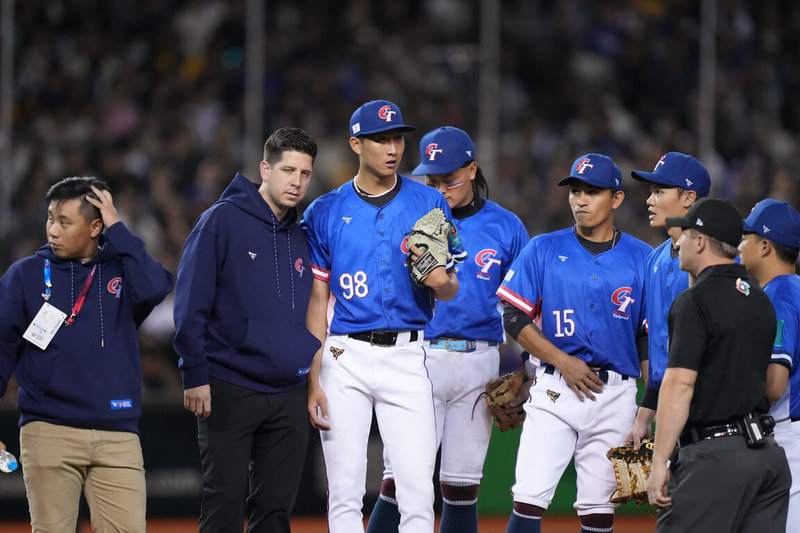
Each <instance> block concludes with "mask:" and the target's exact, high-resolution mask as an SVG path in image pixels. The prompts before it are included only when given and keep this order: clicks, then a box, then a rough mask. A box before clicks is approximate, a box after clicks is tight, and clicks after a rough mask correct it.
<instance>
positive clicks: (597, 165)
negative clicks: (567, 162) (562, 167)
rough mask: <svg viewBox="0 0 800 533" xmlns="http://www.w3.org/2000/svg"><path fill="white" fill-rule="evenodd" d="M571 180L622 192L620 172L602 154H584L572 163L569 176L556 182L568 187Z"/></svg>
mask: <svg viewBox="0 0 800 533" xmlns="http://www.w3.org/2000/svg"><path fill="white" fill-rule="evenodd" d="M572 180H579V181H582V182H584V183H588V184H589V185H592V186H594V187H602V188H603V189H614V190H615V191H621V190H622V172H620V170H619V167H618V166H617V165H616V163H614V162H613V161H612V160H611V158H610V157H608V156H607V155H603V154H586V155H582V156H580V157H579V158H578V159H576V160H575V162H574V163H572V167H571V169H570V173H569V176H567V177H566V178H564V179H562V180H561V181H559V182H558V184H559V185H569V184H570V183H571V182H572Z"/></svg>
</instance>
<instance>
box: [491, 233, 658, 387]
mask: <svg viewBox="0 0 800 533" xmlns="http://www.w3.org/2000/svg"><path fill="white" fill-rule="evenodd" d="M651 250H652V248H651V247H650V246H649V245H648V244H646V243H644V242H642V241H640V240H638V239H635V238H634V237H631V236H630V235H628V234H626V233H620V238H619V242H618V243H617V245H616V246H614V247H613V248H611V249H610V250H608V251H607V252H603V253H600V254H598V255H592V254H590V253H589V252H588V251H587V250H586V249H585V248H584V247H583V246H582V245H581V243H580V241H579V240H578V237H577V236H576V235H575V233H574V231H573V229H572V228H568V229H563V230H560V231H555V232H553V233H546V234H543V235H538V236H537V237H534V238H533V239H531V241H530V242H529V243H528V244H527V246H525V248H524V249H523V250H522V253H520V255H519V257H517V259H516V260H515V261H514V263H513V264H512V265H511V269H510V270H509V272H508V274H506V276H505V279H504V280H503V283H502V284H501V285H500V288H499V289H498V291H497V294H498V295H499V296H500V298H502V299H503V300H504V301H506V302H508V303H510V304H511V305H513V306H514V307H517V308H518V309H520V310H522V311H524V312H525V313H526V314H527V315H528V316H529V317H530V318H531V319H534V320H535V319H537V318H540V319H541V329H542V332H543V333H544V334H545V335H546V336H547V338H548V339H549V340H550V342H552V343H553V344H554V345H555V346H556V347H558V348H559V349H560V350H562V351H564V352H565V353H567V354H569V355H572V356H575V357H578V358H580V359H582V360H583V361H585V362H586V363H587V364H588V365H590V366H598V367H604V368H608V369H611V370H614V371H616V372H619V373H620V374H624V375H626V376H639V375H640V373H641V372H640V367H639V357H638V353H637V351H636V334H637V332H638V330H639V328H640V327H641V325H642V323H643V322H644V317H645V313H644V310H645V305H644V298H643V296H644V294H643V293H644V278H645V262H646V260H647V255H648V254H649V253H650V251H651Z"/></svg>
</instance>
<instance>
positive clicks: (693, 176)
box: [631, 152, 711, 197]
mask: <svg viewBox="0 0 800 533" xmlns="http://www.w3.org/2000/svg"><path fill="white" fill-rule="evenodd" d="M631 176H633V178H634V179H637V180H639V181H646V182H649V183H658V184H659V185H666V186H667V187H682V188H684V189H687V190H690V191H694V192H696V193H697V195H698V196H700V197H706V196H708V192H709V191H710V190H711V177H710V176H709V175H708V170H706V167H705V166H704V165H703V163H701V162H700V161H698V160H697V159H695V158H694V157H692V156H690V155H686V154H682V153H680V152H668V153H666V154H664V155H662V156H661V159H659V160H658V163H656V168H654V169H653V171H652V172H644V171H642V170H633V171H631Z"/></svg>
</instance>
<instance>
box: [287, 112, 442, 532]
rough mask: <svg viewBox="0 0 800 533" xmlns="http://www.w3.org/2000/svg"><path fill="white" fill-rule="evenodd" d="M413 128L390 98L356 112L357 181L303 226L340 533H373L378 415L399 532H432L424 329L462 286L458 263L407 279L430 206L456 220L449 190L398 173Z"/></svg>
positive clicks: (320, 203) (312, 407)
mask: <svg viewBox="0 0 800 533" xmlns="http://www.w3.org/2000/svg"><path fill="white" fill-rule="evenodd" d="M413 129H414V128H413V127H412V126H408V125H406V124H403V117H402V115H401V114H400V109H398V107H397V106H396V105H394V104H393V103H391V102H387V101H386V100H374V101H371V102H367V103H366V104H364V105H362V106H361V107H360V108H358V109H357V110H356V111H355V113H353V116H352V118H351V120H350V147H351V148H352V150H353V151H354V152H355V153H356V154H357V155H358V156H359V167H358V174H357V175H356V176H355V178H354V179H353V180H352V181H349V182H347V183H345V184H344V185H342V186H341V187H339V188H338V189H336V190H334V191H332V192H330V193H328V194H326V195H324V196H322V197H320V198H318V199H317V200H315V201H314V202H313V203H312V204H311V205H310V206H309V207H308V209H307V210H306V212H305V214H304V218H303V222H302V226H303V228H304V229H305V230H306V233H307V235H308V241H309V245H310V247H311V265H312V269H313V272H314V278H315V279H314V284H313V286H312V290H311V301H310V303H309V315H308V326H309V330H310V331H312V332H313V333H314V334H315V335H317V336H318V338H320V339H321V340H324V341H325V342H324V347H323V349H322V350H321V351H320V352H318V353H317V355H316V356H315V357H314V362H313V364H312V366H311V371H310V373H309V380H308V386H309V391H308V411H309V416H310V417H311V422H312V424H313V425H314V426H315V427H317V428H319V429H321V430H322V431H321V432H320V435H321V439H322V451H323V453H324V456H325V469H326V472H327V476H328V528H329V531H330V532H331V533H353V532H355V531H364V525H363V515H362V512H361V507H362V505H363V502H362V500H363V496H364V492H365V481H366V469H367V461H366V456H367V441H368V438H369V431H370V425H371V422H372V412H373V409H374V410H375V414H376V416H377V419H378V425H379V428H380V433H381V438H382V439H383V444H384V447H385V451H386V454H387V456H388V457H389V458H390V459H391V462H392V465H394V467H395V471H396V472H397V476H396V479H395V482H396V487H397V493H396V495H397V502H398V507H399V510H400V515H401V521H400V528H399V530H400V532H402V533H432V532H433V526H434V514H433V496H434V492H433V479H432V478H433V470H434V463H435V461H436V424H435V422H434V413H433V395H432V386H431V382H430V380H429V379H428V371H427V368H426V366H425V350H424V348H423V330H424V329H425V325H426V324H427V323H428V321H429V320H430V319H431V317H432V315H433V302H434V298H435V299H438V300H450V299H452V298H454V297H455V296H456V293H457V291H458V278H456V275H455V272H453V271H452V266H451V267H450V271H448V268H447V267H437V268H436V269H434V270H433V271H432V272H431V273H430V274H428V276H427V277H425V279H424V283H425V285H426V287H417V286H415V285H414V284H413V283H412V282H411V279H410V276H409V272H408V268H407V266H406V260H407V252H408V251H409V250H407V249H406V239H405V235H406V233H408V232H409V231H410V230H411V228H412V227H413V226H414V223H415V222H416V221H417V219H419V218H420V217H422V216H423V215H425V214H426V213H428V212H429V211H430V210H431V209H433V208H436V207H438V208H441V209H442V210H443V211H444V212H445V213H446V214H447V217H448V218H450V208H449V207H448V205H447V201H446V200H445V198H444V196H442V194H441V193H440V192H438V191H436V190H435V189H433V188H431V187H428V186H426V185H423V184H421V183H417V182H415V181H412V180H409V179H407V178H404V177H403V176H399V175H398V174H397V168H398V166H399V165H400V160H401V158H402V157H403V151H404V149H405V140H404V139H403V132H405V131H409V130H413ZM412 251H413V250H412ZM331 297H332V298H331ZM331 299H332V301H333V308H332V315H331V317H330V319H331V320H330V326H329V332H328V335H327V339H326V324H327V323H326V318H327V316H326V312H327V310H328V302H329V300H331Z"/></svg>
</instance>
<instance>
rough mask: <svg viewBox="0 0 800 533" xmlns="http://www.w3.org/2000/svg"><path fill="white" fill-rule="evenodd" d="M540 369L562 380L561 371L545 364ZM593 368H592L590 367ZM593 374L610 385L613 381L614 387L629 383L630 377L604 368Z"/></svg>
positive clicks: (593, 369)
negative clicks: (625, 382) (624, 382)
mask: <svg viewBox="0 0 800 533" xmlns="http://www.w3.org/2000/svg"><path fill="white" fill-rule="evenodd" d="M540 368H544V371H543V372H542V373H543V374H548V375H550V376H554V377H557V378H559V379H561V371H560V370H559V369H557V368H556V367H555V366H553V365H551V364H548V363H545V364H543V365H542V366H541V367H540ZM589 368H591V367H589ZM591 370H592V372H594V373H595V375H597V377H598V378H600V381H602V382H603V383H605V384H606V385H608V382H609V380H610V381H611V384H612V385H618V384H619V383H621V382H623V381H628V378H629V376H625V375H622V374H620V373H619V372H614V371H613V370H608V369H604V368H600V369H596V368H591Z"/></svg>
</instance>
